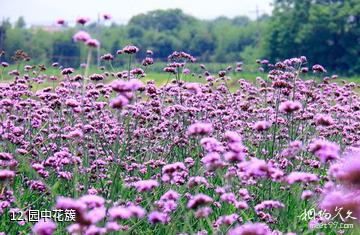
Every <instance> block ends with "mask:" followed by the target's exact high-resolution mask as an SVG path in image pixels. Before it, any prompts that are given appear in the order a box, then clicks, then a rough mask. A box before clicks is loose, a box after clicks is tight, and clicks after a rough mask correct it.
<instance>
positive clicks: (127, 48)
mask: <svg viewBox="0 0 360 235" xmlns="http://www.w3.org/2000/svg"><path fill="white" fill-rule="evenodd" d="M122 51H123V53H125V54H135V53H137V52H138V51H139V48H137V47H136V46H132V45H127V46H125V47H124V48H123V49H122Z"/></svg>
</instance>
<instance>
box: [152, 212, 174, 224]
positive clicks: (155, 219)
mask: <svg viewBox="0 0 360 235" xmlns="http://www.w3.org/2000/svg"><path fill="white" fill-rule="evenodd" d="M148 220H149V222H150V223H152V224H156V223H162V224H166V223H168V222H169V221H170V218H169V216H168V215H167V214H166V213H162V212H159V211H153V212H151V213H150V214H149V216H148Z"/></svg>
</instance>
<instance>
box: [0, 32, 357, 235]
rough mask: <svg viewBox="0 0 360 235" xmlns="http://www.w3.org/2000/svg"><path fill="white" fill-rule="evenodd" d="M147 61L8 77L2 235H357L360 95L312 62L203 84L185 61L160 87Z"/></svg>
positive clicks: (207, 78)
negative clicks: (148, 75) (36, 86)
mask: <svg viewBox="0 0 360 235" xmlns="http://www.w3.org/2000/svg"><path fill="white" fill-rule="evenodd" d="M75 36H76V37H77V40H83V41H84V42H86V44H87V45H88V46H89V47H90V48H92V47H97V46H98V44H99V42H98V41H96V40H94V39H91V38H87V36H88V35H86V34H85V33H84V32H79V33H78V34H76V35H75ZM75 36H74V37H75ZM85 39H86V40H85ZM138 51H139V49H138V48H137V47H135V46H126V47H125V48H123V49H122V50H119V51H118V52H117V55H112V54H105V55H103V56H102V57H101V58H102V60H103V61H104V62H111V61H112V60H113V59H114V57H123V58H125V59H126V60H128V61H129V63H128V68H127V69H126V70H123V71H117V70H116V69H115V68H113V67H112V66H111V67H104V68H103V69H102V70H100V69H99V70H98V71H97V72H96V73H89V70H88V69H86V70H85V71H84V73H83V74H78V73H77V72H76V71H75V70H74V69H73V68H66V67H62V65H61V64H58V63H54V64H53V65H52V66H53V67H54V71H56V74H52V75H41V74H42V72H44V71H45V70H46V68H45V66H43V67H34V66H30V65H25V67H23V66H21V67H20V66H19V67H18V68H17V69H16V70H11V71H10V72H9V73H4V69H3V70H2V71H3V72H2V77H3V78H4V79H5V80H6V82H4V83H1V85H0V166H1V168H0V169H1V170H0V191H1V194H0V215H1V219H0V234H10V235H11V234H40V235H51V234H87V235H90V234H92V235H95V234H199V235H200V234H201V235H205V234H229V235H237V234H238V235H268V234H288V235H292V234H359V233H360V230H359V229H358V223H359V222H360V194H359V187H360V98H359V96H358V94H357V93H356V92H355V90H356V89H358V88H359V85H357V84H355V83H346V82H338V81H337V76H335V75H334V76H328V73H327V71H326V68H324V67H322V66H321V65H317V64H315V65H312V64H311V61H307V59H306V57H304V56H302V57H300V58H291V59H287V60H285V61H280V62H276V63H274V64H271V63H270V62H269V61H267V60H259V61H257V62H258V66H259V67H260V68H261V69H260V70H261V71H263V74H262V75H261V76H259V77H256V78H254V79H253V81H252V82H250V81H247V80H245V79H238V80H234V79H232V77H231V76H229V75H228V74H230V71H231V70H236V71H238V72H240V73H241V70H242V69H241V68H242V64H241V63H239V64H237V66H236V68H228V69H227V70H221V71H209V70H208V69H207V67H206V65H201V66H200V68H199V69H200V71H201V72H200V73H197V74H192V71H191V70H189V69H188V65H189V64H191V63H193V62H195V61H196V58H194V57H193V56H191V55H190V54H187V53H185V52H174V53H172V54H171V55H170V56H169V57H168V64H167V66H166V67H165V68H164V69H163V71H164V73H167V74H168V75H169V80H167V81H166V82H164V83H163V84H162V85H157V84H155V82H154V81H148V80H147V81H145V80H144V79H145V78H146V71H147V69H148V68H149V67H150V68H151V66H152V64H153V63H154V61H153V59H152V51H148V52H147V56H146V58H144V60H143V61H142V62H141V63H137V62H136V61H134V60H132V58H133V56H134V54H136V53H138ZM89 57H90V56H89ZM18 59H19V60H27V58H26V54H24V53H21V52H19V53H18ZM90 59H91V58H89V61H90ZM2 66H3V68H6V67H7V66H8V65H7V64H6V63H2ZM85 66H86V65H85ZM40 75H41V76H40ZM198 75H201V76H198ZM305 76H306V79H304V77H305ZM191 77H192V78H194V77H196V78H197V79H198V80H199V81H198V82H187V80H189V78H191ZM193 80H194V79H193ZM42 82H48V83H49V84H50V86H49V87H46V88H41V89H38V90H34V89H32V87H33V86H34V84H36V83H42ZM234 83H237V88H236V89H234V88H233V87H232V85H231V84H234Z"/></svg>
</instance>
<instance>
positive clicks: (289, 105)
mask: <svg viewBox="0 0 360 235" xmlns="http://www.w3.org/2000/svg"><path fill="white" fill-rule="evenodd" d="M301 108H302V105H301V103H300V102H299V101H290V100H288V101H285V102H282V103H281V104H280V105H279V111H280V112H282V113H292V112H296V111H299V110H300V109H301Z"/></svg>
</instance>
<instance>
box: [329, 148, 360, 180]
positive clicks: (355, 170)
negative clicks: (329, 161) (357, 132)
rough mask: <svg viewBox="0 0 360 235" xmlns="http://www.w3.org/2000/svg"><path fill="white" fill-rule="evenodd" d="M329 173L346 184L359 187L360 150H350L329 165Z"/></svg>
mask: <svg viewBox="0 0 360 235" xmlns="http://www.w3.org/2000/svg"><path fill="white" fill-rule="evenodd" d="M330 174H331V175H333V176H334V177H335V178H336V179H337V180H339V181H340V182H342V183H343V184H345V185H347V186H356V187H360V152H355V151H354V152H351V153H348V155H346V156H345V158H344V159H343V160H342V161H341V162H339V163H337V164H335V165H333V166H331V168H330Z"/></svg>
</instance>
